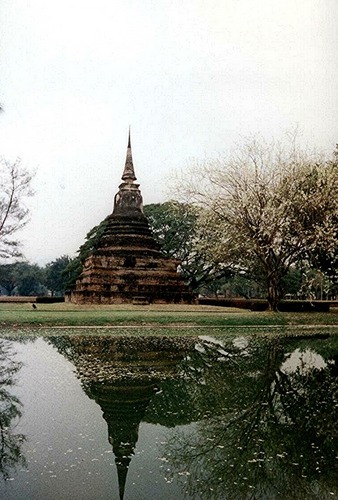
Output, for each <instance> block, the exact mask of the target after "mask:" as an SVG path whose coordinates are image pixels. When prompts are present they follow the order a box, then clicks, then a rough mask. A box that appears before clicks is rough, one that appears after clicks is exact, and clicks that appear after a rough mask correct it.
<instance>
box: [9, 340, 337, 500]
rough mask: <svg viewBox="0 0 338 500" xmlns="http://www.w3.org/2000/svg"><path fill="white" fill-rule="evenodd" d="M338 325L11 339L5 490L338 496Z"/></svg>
mask: <svg viewBox="0 0 338 500" xmlns="http://www.w3.org/2000/svg"><path fill="white" fill-rule="evenodd" d="M337 376H338V338H337V337H335V336H332V337H328V338H326V339H317V340H308V339H297V340H296V339H291V338H285V339H280V340H262V339H260V340H259V339H255V338H251V339H247V338H244V337H243V338H241V337H238V338H235V339H232V340H229V338H227V337H226V336H217V337H215V338H213V337H211V336H200V337H197V336H196V337H190V338H189V337H188V338H169V337H164V338H160V337H109V336H95V335H73V336H71V335H57V336H54V337H53V336H49V337H46V338H43V337H38V338H32V337H24V336H22V337H18V338H15V339H11V338H7V337H6V338H5V337H3V338H1V339H0V498H2V499H6V500H7V499H8V500H10V499H15V500H17V499H25V500H26V499H34V500H36V499H44V500H48V499H51V500H52V499H65V500H68V499H72V500H77V499H81V500H85V499H122V498H124V499H125V500H128V499H136V500H141V499H147V500H150V499H162V498H165V499H166V500H167V499H168V500H169V499H175V500H177V499H183V498H187V499H209V498H210V499H217V500H218V499H234V500H235V499H236V500H237V499H269V500H270V499H283V500H285V499H293V500H294V499H302V500H306V499H320V500H323V499H327V498H338V383H337V381H338V379H337Z"/></svg>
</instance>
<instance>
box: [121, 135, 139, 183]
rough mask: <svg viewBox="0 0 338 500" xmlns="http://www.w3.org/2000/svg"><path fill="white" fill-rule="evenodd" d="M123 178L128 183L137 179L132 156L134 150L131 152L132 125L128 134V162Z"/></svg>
mask: <svg viewBox="0 0 338 500" xmlns="http://www.w3.org/2000/svg"><path fill="white" fill-rule="evenodd" d="M122 180H123V181H124V182H128V183H132V182H134V181H136V176H135V171H134V165H133V156H132V152H131V142H130V127H129V136H128V147H127V156H126V163H125V166H124V171H123V174H122Z"/></svg>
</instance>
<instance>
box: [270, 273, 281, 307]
mask: <svg viewBox="0 0 338 500" xmlns="http://www.w3.org/2000/svg"><path fill="white" fill-rule="evenodd" d="M267 285H268V286H267V288H268V297H267V298H268V304H269V311H273V312H278V304H279V301H280V298H281V293H280V284H279V279H278V276H276V275H275V274H270V275H269V276H268V280H267Z"/></svg>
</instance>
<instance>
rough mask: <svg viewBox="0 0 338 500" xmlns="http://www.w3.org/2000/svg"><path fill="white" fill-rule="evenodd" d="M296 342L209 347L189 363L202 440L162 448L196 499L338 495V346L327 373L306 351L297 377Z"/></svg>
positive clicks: (179, 440)
mask: <svg viewBox="0 0 338 500" xmlns="http://www.w3.org/2000/svg"><path fill="white" fill-rule="evenodd" d="M293 344H294V342H283V343H282V342H264V343H262V342H257V341H256V342H255V341H251V343H250V344H249V346H243V347H242V348H241V347H236V346H234V345H232V346H229V345H228V346H227V347H225V346H223V347H220V346H219V344H214V343H212V342H210V341H209V342H208V341H206V340H204V341H202V342H201V343H200V345H199V347H198V349H197V350H195V353H194V354H193V355H192V356H191V357H190V359H188V360H186V361H185V362H184V370H185V381H186V384H187V387H188V389H187V387H186V388H185V391H187V392H189V389H190V392H194V402H195V405H196V406H195V408H196V411H197V412H199V413H200V417H201V418H200V419H199V423H198V427H197V432H196V433H188V434H186V433H183V432H180V431H178V432H177V433H176V435H175V437H174V438H173V439H171V441H170V442H169V443H168V444H167V446H166V450H165V451H166V453H167V457H168V460H169V462H170V463H171V465H172V466H173V469H174V471H175V473H176V474H181V475H184V473H185V472H186V471H188V474H189V475H188V483H187V485H188V492H189V494H190V495H191V497H192V498H195V497H196V496H197V495H200V496H201V497H203V498H227V499H235V498H236V499H237V498H240V499H246V498H250V499H262V498H269V499H270V498H274V499H275V498H276V499H277V498H278V499H289V498H292V499H298V498H299V499H304V498H306V499H310V498H316V499H323V498H332V496H334V495H338V488H337V484H338V468H337V453H338V384H337V364H336V361H337V357H336V356H334V354H335V353H336V352H337V348H335V349H334V350H333V351H331V353H330V354H331V356H330V357H328V358H327V359H326V363H322V364H321V366H320V367H318V366H316V364H315V363H313V360H316V359H317V361H318V356H317V355H316V354H315V353H313V354H312V356H310V357H309V351H307V354H306V356H305V357H304V356H302V355H300V356H299V358H298V360H299V362H298V363H294V369H293V370H292V369H291V368H290V366H291V365H290V363H289V364H288V363H287V360H288V359H290V358H292V357H295V355H294V354H293V353H294V346H293ZM301 350H302V349H301ZM324 351H325V349H324ZM286 353H289V354H286ZM321 354H322V356H323V358H322V359H324V357H325V356H324V352H322V353H321ZM326 354H328V353H326ZM307 359H310V360H311V363H312V364H307V361H306V360H307ZM293 361H294V360H293ZM286 366H288V369H287V370H284V369H283V367H286ZM324 366H326V368H325V369H324ZM211 404H212V413H211V414H210V413H208V409H209V408H210V405H211Z"/></svg>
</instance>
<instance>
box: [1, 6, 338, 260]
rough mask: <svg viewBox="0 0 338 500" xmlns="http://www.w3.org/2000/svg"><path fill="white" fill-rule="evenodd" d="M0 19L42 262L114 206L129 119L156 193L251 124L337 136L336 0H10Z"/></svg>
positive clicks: (7, 153)
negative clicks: (176, 172)
mask: <svg viewBox="0 0 338 500" xmlns="http://www.w3.org/2000/svg"><path fill="white" fill-rule="evenodd" d="M0 22H1V33H0V43H1V53H0V102H1V103H2V105H3V107H4V112H3V113H1V115H0V133H1V142H0V155H1V156H4V157H6V158H16V157H17V156H20V157H21V158H22V161H23V163H24V164H25V165H26V166H27V167H28V168H29V169H30V170H36V175H35V178H34V183H33V187H34V189H35V191H36V194H35V196H34V198H32V199H30V200H29V202H28V203H29V207H30V209H31V221H30V223H29V224H28V225H27V227H26V228H25V229H24V230H23V231H22V232H21V233H20V234H18V238H20V239H21V240H22V242H23V244H24V246H23V251H24V254H25V256H26V258H27V259H28V260H30V261H31V262H32V263H33V262H34V263H35V262H36V263H39V264H45V263H46V262H49V261H51V260H54V259H56V258H57V257H59V256H61V255H64V254H68V255H70V256H74V255H75V252H76V250H77V249H78V247H79V246H80V245H81V244H82V243H83V242H84V238H85V235H86V233H87V232H88V231H89V230H90V229H91V228H92V227H93V226H94V225H96V224H98V223H99V222H100V221H101V220H102V219H103V218H105V217H106V215H108V214H109V213H111V211H112V203H113V197H114V194H115V193H116V191H117V189H118V185H119V183H120V178H121V175H122V171H123V166H124V161H125V154H126V146H127V134H128V127H129V125H131V130H132V149H133V158H134V166H135V171H136V176H137V177H138V182H140V184H141V191H142V194H143V199H144V203H145V204H148V203H154V202H160V201H165V200H166V199H168V197H169V195H168V192H167V188H166V184H167V178H168V176H169V175H170V173H171V172H172V171H173V170H174V169H182V168H184V167H186V166H187V165H188V164H189V159H191V158H196V159H198V160H201V159H203V158H212V157H216V156H217V157H218V156H219V154H222V153H223V152H226V151H227V150H229V148H231V147H232V146H233V144H234V143H236V142H240V141H241V139H242V138H244V137H246V136H248V135H250V134H255V133H261V134H262V135H263V136H264V137H266V138H268V139H269V138H271V137H272V136H273V137H275V138H280V137H281V135H282V134H283V133H285V131H286V130H288V129H289V130H290V129H291V128H294V127H295V125H297V124H298V126H299V128H300V130H301V131H302V141H303V142H304V144H309V145H311V146H313V147H316V148H318V149H324V150H326V151H329V152H330V151H333V149H334V147H335V144H336V142H338V29H337V27H338V2H337V0H202V1H200V0H181V1H178V0H172V1H171V0H58V1H51V0H1V3H0ZM172 197H174V195H173V196H172Z"/></svg>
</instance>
